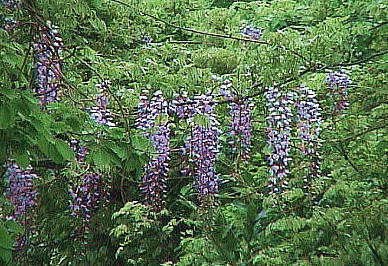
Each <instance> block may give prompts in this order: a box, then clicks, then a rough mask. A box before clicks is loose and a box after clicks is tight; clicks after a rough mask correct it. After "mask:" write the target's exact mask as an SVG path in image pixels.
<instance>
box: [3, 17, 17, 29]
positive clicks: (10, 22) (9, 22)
mask: <svg viewBox="0 0 388 266" xmlns="http://www.w3.org/2000/svg"><path fill="white" fill-rule="evenodd" d="M0 21H1V24H2V25H0V29H4V30H6V31H12V30H14V29H15V28H16V27H17V26H18V24H19V23H18V22H17V21H16V20H14V19H13V18H10V17H5V18H1V17H0Z"/></svg>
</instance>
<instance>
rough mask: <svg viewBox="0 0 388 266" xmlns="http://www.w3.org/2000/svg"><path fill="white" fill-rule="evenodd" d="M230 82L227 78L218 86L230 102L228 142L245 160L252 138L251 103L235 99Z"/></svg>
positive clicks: (248, 155) (248, 153) (247, 157)
mask: <svg viewBox="0 0 388 266" xmlns="http://www.w3.org/2000/svg"><path fill="white" fill-rule="evenodd" d="M231 86H232V83H231V82H230V81H229V80H225V81H224V82H223V83H222V85H221V88H220V94H221V95H223V96H224V97H225V98H226V99H227V100H229V101H231V103H230V114H231V116H232V121H231V125H230V129H229V134H230V136H231V139H230V141H229V142H228V143H229V144H230V145H231V147H232V151H233V153H237V152H238V153H239V156H240V158H241V159H243V160H247V159H249V157H250V151H251V142H252V141H251V138H252V119H251V115H252V108H253V106H254V105H253V104H251V103H249V102H248V100H246V102H244V100H241V99H237V98H236V97H234V96H233V95H232V93H231V92H230V90H229V87H231Z"/></svg>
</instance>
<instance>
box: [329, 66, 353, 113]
mask: <svg viewBox="0 0 388 266" xmlns="http://www.w3.org/2000/svg"><path fill="white" fill-rule="evenodd" d="M326 83H327V85H328V87H329V89H330V93H331V96H332V98H333V99H334V102H335V106H334V113H337V112H341V111H344V110H346V109H348V108H349V99H348V87H349V84H350V80H349V77H348V75H346V73H345V71H344V70H343V69H340V70H339V71H338V72H332V71H331V72H330V73H329V75H328V76H327V77H326Z"/></svg>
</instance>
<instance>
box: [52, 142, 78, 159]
mask: <svg viewBox="0 0 388 266" xmlns="http://www.w3.org/2000/svg"><path fill="white" fill-rule="evenodd" d="M55 147H56V148H57V150H58V152H59V153H60V154H61V155H62V157H63V159H64V160H72V159H73V158H74V151H73V150H72V149H71V148H70V146H69V144H67V142H65V141H63V140H60V139H56V140H55Z"/></svg>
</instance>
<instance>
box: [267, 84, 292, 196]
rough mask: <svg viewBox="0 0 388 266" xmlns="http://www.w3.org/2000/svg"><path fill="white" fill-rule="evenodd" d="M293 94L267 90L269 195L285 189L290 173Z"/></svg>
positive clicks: (272, 89) (275, 89)
mask: <svg viewBox="0 0 388 266" xmlns="http://www.w3.org/2000/svg"><path fill="white" fill-rule="evenodd" d="M294 97H295V93H293V92H288V93H281V92H280V91H279V89H278V88H272V87H271V88H268V89H267V90H266V92H265V98H266V100H267V104H266V105H267V109H268V113H269V114H268V116H267V118H266V119H267V138H268V144H269V147H270V149H271V154H270V155H269V156H268V158H267V159H268V163H269V166H270V178H269V185H268V186H269V189H270V193H280V192H282V191H283V190H284V188H286V187H287V181H286V176H287V175H288V174H289V173H290V170H289V166H290V162H291V157H290V140H291V122H292V117H293V114H292V111H291V107H292V105H293V103H294V101H293V99H294Z"/></svg>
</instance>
